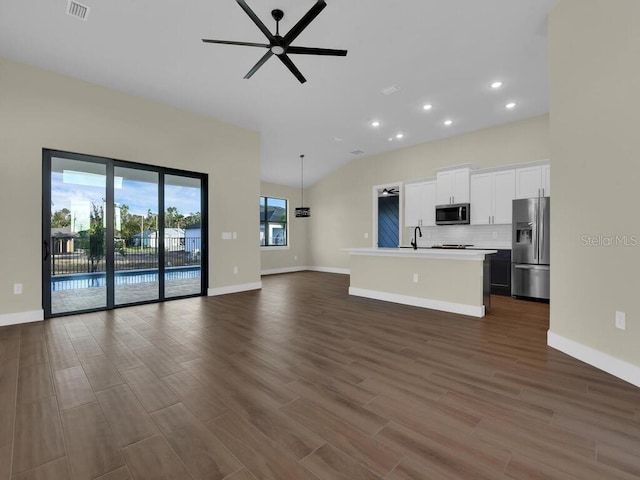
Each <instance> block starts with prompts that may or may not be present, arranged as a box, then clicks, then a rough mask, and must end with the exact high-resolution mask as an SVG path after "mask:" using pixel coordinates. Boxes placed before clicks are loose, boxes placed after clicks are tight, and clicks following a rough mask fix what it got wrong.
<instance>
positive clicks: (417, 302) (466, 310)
mask: <svg viewBox="0 0 640 480" xmlns="http://www.w3.org/2000/svg"><path fill="white" fill-rule="evenodd" d="M349 295H354V296H356V297H366V298H373V299H375V300H384V301H385V302H393V303H401V304H403V305H411V306H412V307H422V308H430V309H432V310H440V311H443V312H451V313H459V314H460V315H469V316H471V317H478V318H482V317H484V305H481V306H479V307H477V306H475V305H466V304H464V303H452V302H443V301H441V300H431V299H429V298H420V297H411V296H409V295H400V294H398V293H388V292H380V291H378V290H367V289H364V288H355V287H349Z"/></svg>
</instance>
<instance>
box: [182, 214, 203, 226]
mask: <svg viewBox="0 0 640 480" xmlns="http://www.w3.org/2000/svg"><path fill="white" fill-rule="evenodd" d="M201 220H202V215H201V214H200V212H196V213H193V212H191V213H190V214H189V215H187V216H186V217H184V227H185V228H186V227H188V226H189V225H193V224H195V223H200V221H201Z"/></svg>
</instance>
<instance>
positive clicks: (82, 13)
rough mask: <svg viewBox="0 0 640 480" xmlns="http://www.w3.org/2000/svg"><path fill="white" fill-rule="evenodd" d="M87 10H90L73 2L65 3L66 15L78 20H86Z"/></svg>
mask: <svg viewBox="0 0 640 480" xmlns="http://www.w3.org/2000/svg"><path fill="white" fill-rule="evenodd" d="M89 10H91V9H90V8H89V7H87V6H86V5H82V4H81V3H78V2H75V1H74V0H69V3H67V15H71V16H72V17H76V18H79V19H80V20H85V21H86V20H87V17H88V16H89Z"/></svg>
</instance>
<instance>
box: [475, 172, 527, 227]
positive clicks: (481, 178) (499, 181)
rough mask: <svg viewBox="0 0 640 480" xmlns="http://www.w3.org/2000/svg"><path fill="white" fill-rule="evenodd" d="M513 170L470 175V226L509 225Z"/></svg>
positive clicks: (512, 192)
mask: <svg viewBox="0 0 640 480" xmlns="http://www.w3.org/2000/svg"><path fill="white" fill-rule="evenodd" d="M515 190H516V185H515V169H507V170H499V171H495V172H488V173H474V174H473V175H471V224H472V225H490V224H509V223H511V209H512V202H513V199H514V198H515Z"/></svg>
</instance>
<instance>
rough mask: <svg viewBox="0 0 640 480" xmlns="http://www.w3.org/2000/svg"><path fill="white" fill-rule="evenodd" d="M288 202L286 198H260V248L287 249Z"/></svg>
mask: <svg viewBox="0 0 640 480" xmlns="http://www.w3.org/2000/svg"><path fill="white" fill-rule="evenodd" d="M288 215H289V212H288V211H287V200H286V199H284V198H272V197H260V246H261V247H286V246H287V245H288V239H287V218H288Z"/></svg>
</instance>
